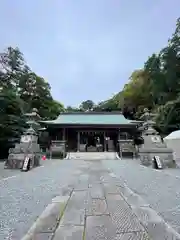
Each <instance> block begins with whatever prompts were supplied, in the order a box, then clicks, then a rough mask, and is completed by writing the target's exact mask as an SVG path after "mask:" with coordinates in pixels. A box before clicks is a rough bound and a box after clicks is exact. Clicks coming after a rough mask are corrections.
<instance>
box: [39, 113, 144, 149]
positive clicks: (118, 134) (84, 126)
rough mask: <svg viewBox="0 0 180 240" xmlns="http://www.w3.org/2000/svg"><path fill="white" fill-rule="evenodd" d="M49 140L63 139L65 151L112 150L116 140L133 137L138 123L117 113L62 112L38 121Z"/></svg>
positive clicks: (115, 146) (114, 147) (115, 145)
mask: <svg viewBox="0 0 180 240" xmlns="http://www.w3.org/2000/svg"><path fill="white" fill-rule="evenodd" d="M41 124H42V125H43V126H44V127H46V131H47V132H48V133H49V136H50V139H51V140H55V141H65V142H66V150H67V151H69V152H76V151H78V152H79V151H88V150H89V149H90V150H91V151H116V150H117V146H118V140H128V139H133V137H134V135H135V133H136V131H137V127H138V124H139V122H138V121H132V120H128V119H126V118H125V117H124V115H123V114H122V113H121V112H92V111H90V112H73V113H70V112H63V113H61V114H60V115H59V117H58V118H57V119H55V120H51V121H41Z"/></svg>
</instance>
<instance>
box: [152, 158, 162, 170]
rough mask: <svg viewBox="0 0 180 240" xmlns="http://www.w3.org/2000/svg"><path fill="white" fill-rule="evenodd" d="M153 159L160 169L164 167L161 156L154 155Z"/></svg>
mask: <svg viewBox="0 0 180 240" xmlns="http://www.w3.org/2000/svg"><path fill="white" fill-rule="evenodd" d="M153 160H154V161H155V163H156V164H157V168H158V169H162V168H163V167H162V163H161V160H160V158H159V156H154V158H153Z"/></svg>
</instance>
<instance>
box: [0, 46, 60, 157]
mask: <svg viewBox="0 0 180 240" xmlns="http://www.w3.org/2000/svg"><path fill="white" fill-rule="evenodd" d="M50 90H51V88H50V85H49V83H48V82H46V81H45V79H43V78H42V77H40V76H38V75H37V74H36V73H34V72H33V71H31V69H30V68H29V67H28V65H27V64H26V62H25V59H24V56H23V54H22V53H21V52H20V50H19V49H18V48H12V47H8V48H7V49H5V51H4V52H2V53H0V113H1V114H0V152H1V155H2V152H4V151H2V150H4V149H5V148H6V149H7V148H8V147H9V146H11V144H12V143H13V142H15V141H18V140H19V137H20V134H21V133H22V132H23V130H24V127H26V123H25V118H24V113H26V112H30V111H31V110H32V109H33V108H37V109H38V111H39V114H40V116H41V117H42V118H43V119H55V118H56V117H57V116H58V115H59V113H60V112H62V111H64V106H63V104H61V103H59V102H57V101H55V100H54V99H53V97H52V95H51V92H50ZM1 157H2V156H1Z"/></svg>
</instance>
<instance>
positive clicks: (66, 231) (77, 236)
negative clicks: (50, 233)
mask: <svg viewBox="0 0 180 240" xmlns="http://www.w3.org/2000/svg"><path fill="white" fill-rule="evenodd" d="M83 232H84V227H83V226H72V225H68V226H59V227H58V228H57V230H56V232H55V235H54V238H53V240H71V239H72V240H83Z"/></svg>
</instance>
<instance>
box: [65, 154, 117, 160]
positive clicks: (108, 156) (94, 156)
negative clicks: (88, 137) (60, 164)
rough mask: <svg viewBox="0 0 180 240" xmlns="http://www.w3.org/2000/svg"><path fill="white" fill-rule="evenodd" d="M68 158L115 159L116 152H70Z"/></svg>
mask: <svg viewBox="0 0 180 240" xmlns="http://www.w3.org/2000/svg"><path fill="white" fill-rule="evenodd" d="M68 159H83V160H101V159H102V160H104V159H108V160H110V159H112V160H113V159H117V157H116V152H70V153H69V154H68Z"/></svg>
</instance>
